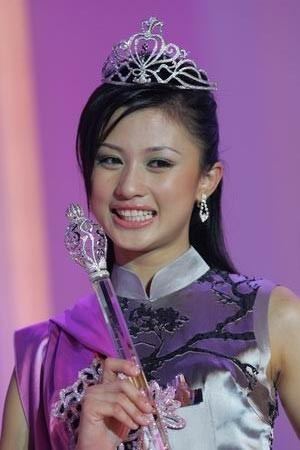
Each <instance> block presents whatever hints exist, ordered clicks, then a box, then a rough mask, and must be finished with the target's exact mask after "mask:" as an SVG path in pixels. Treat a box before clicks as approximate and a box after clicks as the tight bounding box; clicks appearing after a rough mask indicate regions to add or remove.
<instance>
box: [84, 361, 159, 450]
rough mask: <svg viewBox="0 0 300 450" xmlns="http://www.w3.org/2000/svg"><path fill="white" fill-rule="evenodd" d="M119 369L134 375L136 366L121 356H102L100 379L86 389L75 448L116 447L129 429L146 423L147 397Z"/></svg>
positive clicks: (110, 449) (136, 369) (86, 449)
mask: <svg viewBox="0 0 300 450" xmlns="http://www.w3.org/2000/svg"><path fill="white" fill-rule="evenodd" d="M118 373H123V374H125V375H127V376H128V377H134V376H136V375H138V374H139V369H138V368H137V367H136V365H135V364H134V363H132V362H130V361H125V360H123V359H117V358H107V359H105V360H104V363H103V380H102V383H101V384H97V385H94V386H90V387H88V388H87V389H86V392H85V396H84V399H83V402H82V411H81V417H80V425H79V434H78V443H77V446H76V450H99V448H101V450H115V449H116V447H117V446H118V445H119V444H120V443H121V442H122V441H123V440H124V439H125V438H126V436H127V434H128V432H129V430H130V429H132V430H136V429H137V428H138V427H139V426H145V425H147V424H148V423H149V422H148V418H147V414H149V413H151V412H152V407H151V405H150V403H149V402H148V399H147V398H146V397H145V395H144V394H143V393H142V392H140V391H139V390H138V389H137V388H136V387H135V386H134V385H133V384H132V383H131V382H130V381H129V380H128V379H120V378H119V377H118Z"/></svg>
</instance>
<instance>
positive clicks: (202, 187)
mask: <svg viewBox="0 0 300 450" xmlns="http://www.w3.org/2000/svg"><path fill="white" fill-rule="evenodd" d="M223 172H224V167H223V164H222V163H221V162H220V161H217V162H216V163H215V164H214V165H213V166H212V168H211V169H209V170H208V171H203V172H202V173H201V176H200V180H199V184H198V191H197V198H196V201H199V200H201V197H202V195H203V194H205V195H206V196H207V197H209V196H210V195H211V194H212V193H213V192H214V191H215V190H216V189H217V186H218V184H219V183H220V181H221V179H222V177H223Z"/></svg>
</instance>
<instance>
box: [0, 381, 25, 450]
mask: <svg viewBox="0 0 300 450" xmlns="http://www.w3.org/2000/svg"><path fill="white" fill-rule="evenodd" d="M27 449H28V427H27V423H26V419H25V415H24V412H23V408H22V405H21V400H20V397H19V392H18V388H17V383H16V378H15V374H13V375H12V377H11V380H10V384H9V387H8V391H7V395H6V400H5V407H4V415H3V422H2V434H1V440H0V450H27Z"/></svg>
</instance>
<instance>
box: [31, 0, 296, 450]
mask: <svg viewBox="0 0 300 450" xmlns="http://www.w3.org/2000/svg"><path fill="white" fill-rule="evenodd" d="M143 3H144V4H143ZM28 9H29V14H30V24H31V32H32V43H33V56H34V69H35V77H36V80H35V81H36V91H37V98H38V121H39V123H38V126H39V138H40V144H41V149H42V164H43V167H42V170H43V180H44V190H45V203H46V206H47V221H48V230H47V233H48V238H49V242H50V269H51V272H50V274H49V276H50V281H51V289H52V294H53V308H52V310H53V312H58V311H61V310H62V309H64V308H65V307H67V306H69V305H70V304H71V303H72V302H73V301H74V299H76V298H78V297H79V296H80V295H82V294H84V293H85V292H86V291H87V290H89V289H90V288H89V285H88V282H87V280H86V278H85V275H84V274H83V273H82V271H81V270H80V269H78V268H77V267H75V265H74V264H73V263H71V262H70V261H69V258H68V256H67V255H66V252H65V250H64V247H63V233H64V228H65V218H64V211H65V209H66V206H67V205H68V204H69V202H70V201H74V200H76V201H77V200H79V201H84V194H83V189H82V183H81V180H80V176H79V173H78V169H77V166H76V162H75V157H74V141H75V132H76V126H77V122H78V118H79V114H80V111H81V108H82V107H83V105H84V103H85V102H86V100H87V97H88V96H89V94H90V93H91V91H92V90H93V89H94V88H95V87H96V86H97V84H99V80H100V68H101V64H102V62H103V61H104V58H105V57H106V55H107V54H108V52H109V51H110V49H111V45H112V43H114V42H117V41H119V40H120V39H122V38H126V37H128V36H129V35H130V34H132V33H133V32H134V31H136V30H138V29H139V26H140V22H141V20H142V19H145V18H148V17H149V16H151V15H152V16H156V17H158V18H161V19H163V20H164V21H165V33H164V34H165V37H166V39H167V40H169V41H174V42H176V43H178V44H179V45H181V46H182V47H184V48H187V49H189V50H190V52H191V56H192V58H194V59H195V60H197V61H199V62H200V64H201V66H202V67H204V68H206V69H207V71H208V73H209V76H210V78H211V79H212V80H216V81H217V82H218V87H219V90H218V93H217V98H218V103H219V117H220V125H221V136H222V139H221V151H222V158H223V159H224V161H225V162H226V174H225V196H224V210H225V225H226V230H227V238H228V243H229V247H230V250H231V253H232V256H233V259H234V261H235V262H236V265H237V266H238V268H239V269H240V271H241V272H244V273H247V274H257V275H261V276H264V277H266V278H270V279H273V280H275V281H277V282H278V283H282V284H285V285H287V286H289V287H291V288H292V289H294V290H296V291H298V292H300V283H299V258H298V254H299V244H300V234H299V229H300V213H299V203H298V192H299V186H300V182H299V175H298V172H299V163H300V158H299V152H298V148H297V147H298V143H299V138H298V130H299V125H298V120H299V105H300V89H299V73H300V57H299V48H298V46H299V42H300V40H299V39H300V31H299V30H300V27H299V23H300V2H299V1H298V0H294V1H293V0H288V1H279V0H269V1H268V0H264V1H260V0H244V1H241V0H226V1H220V0H219V1H217V0H205V1H201V0H194V1H193V0H188V1H185V2H183V1H177V0H176V1H174V0H172V2H167V1H165V2H163V1H152V2H151V4H150V2H147V3H146V2H140V1H139V2H138V1H131V2H125V1H123V2H121V1H119V0H117V1H114V2H100V1H99V0H94V1H92V0H89V1H78V0H63V1H61V0H60V1H58V0H43V1H39V0H30V1H29V2H28ZM276 436H277V439H275V442H276V444H275V449H279V448H289V450H293V449H296V446H297V440H296V437H295V434H294V432H293V431H291V427H290V425H288V424H287V423H286V419H285V417H284V415H283V413H282V414H281V418H280V419H279V421H278V425H277V428H276ZM297 447H298V446H297Z"/></svg>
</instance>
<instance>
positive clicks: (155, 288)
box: [111, 247, 209, 301]
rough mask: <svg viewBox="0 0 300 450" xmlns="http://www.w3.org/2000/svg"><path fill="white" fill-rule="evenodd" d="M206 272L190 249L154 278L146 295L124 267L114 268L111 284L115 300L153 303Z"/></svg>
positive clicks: (135, 277) (140, 285)
mask: <svg viewBox="0 0 300 450" xmlns="http://www.w3.org/2000/svg"><path fill="white" fill-rule="evenodd" d="M208 270H209V266H208V265H207V263H206V262H205V261H204V259H203V258H202V257H201V256H200V255H199V253H198V252H197V251H196V250H195V249H194V247H190V248H189V249H188V250H187V251H186V252H185V253H183V254H182V255H181V256H179V257H178V258H176V259H175V260H174V261H172V262H171V263H169V264H168V265H166V266H164V267H162V268H161V269H160V270H159V271H158V272H156V274H155V275H154V277H153V279H152V282H151V286H150V293H149V295H148V294H147V293H146V291H145V289H144V286H143V284H142V282H141V280H140V279H139V277H138V276H137V275H136V274H135V273H134V272H133V271H131V270H130V269H128V267H125V266H119V265H117V264H115V265H114V267H113V270H112V274H111V281H112V284H113V286H114V289H115V291H116V294H117V295H118V296H119V297H126V298H132V299H139V300H150V301H153V300H156V299H158V298H160V297H165V296H166V295H169V294H171V293H173V292H176V291H178V290H179V289H182V288H184V287H185V286H187V285H188V284H190V283H192V282H193V281H195V280H197V279H198V278H200V277H201V276H202V275H204V274H205V273H206V272H207V271H208Z"/></svg>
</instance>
